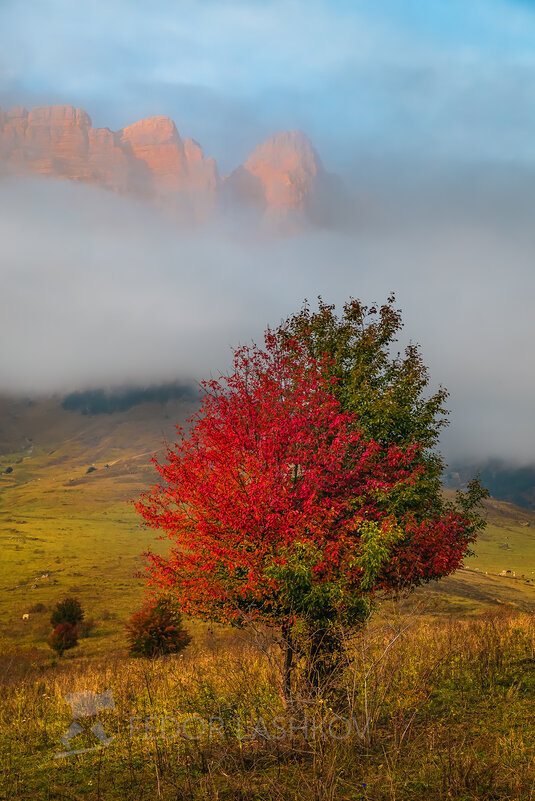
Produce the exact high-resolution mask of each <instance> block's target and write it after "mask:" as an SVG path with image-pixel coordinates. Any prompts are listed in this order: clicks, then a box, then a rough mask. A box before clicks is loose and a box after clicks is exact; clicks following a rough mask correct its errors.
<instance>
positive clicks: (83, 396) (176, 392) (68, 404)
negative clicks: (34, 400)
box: [62, 384, 198, 414]
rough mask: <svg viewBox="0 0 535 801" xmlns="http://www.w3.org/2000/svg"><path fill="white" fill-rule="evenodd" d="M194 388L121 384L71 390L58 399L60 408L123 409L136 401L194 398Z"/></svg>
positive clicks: (84, 411) (100, 411)
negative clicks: (118, 386)
mask: <svg viewBox="0 0 535 801" xmlns="http://www.w3.org/2000/svg"><path fill="white" fill-rule="evenodd" d="M197 399H198V394H197V390H196V389H194V388H193V387H191V386H189V385H187V384H163V385H161V386H156V387H125V388H122V389H115V390H104V389H92V390H86V391H85V392H72V393H71V394H70V395H66V396H65V398H64V399H63V401H62V406H63V408H64V409H67V410H69V411H79V412H82V414H113V413H114V412H125V411H127V410H128V409H131V408H132V407H133V406H138V405H139V404H140V403H167V402H168V401H170V400H183V401H192V402H194V401H196V400H197Z"/></svg>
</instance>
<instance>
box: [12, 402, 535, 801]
mask: <svg viewBox="0 0 535 801" xmlns="http://www.w3.org/2000/svg"><path fill="white" fill-rule="evenodd" d="M192 411H193V406H192V405H191V404H186V403H178V402H175V401H173V402H169V403H167V404H154V403H152V404H143V405H139V406H135V407H133V408H131V409H129V410H127V411H123V412H120V413H119V412H118V413H114V414H103V415H94V416H92V415H88V414H82V413H80V412H79V411H67V410H65V409H62V408H61V403H60V400H59V399H57V398H56V399H54V398H51V399H48V400H47V401H46V402H42V403H38V404H36V403H28V402H24V403H21V402H15V401H7V400H4V401H1V402H0V419H1V420H2V425H1V427H0V442H1V447H2V450H1V451H0V470H1V474H0V553H1V560H0V799H2V800H3V799H5V801H26V799H28V801H30V799H31V801H34V799H37V800H38V801H52V799H57V801H67V799H69V801H70V800H71V799H76V801H80V799H84V800H86V801H139V799H142V800H143V801H144V800H145V799H146V801H152V799H164V800H165V801H167V800H169V801H171V799H191V800H192V801H193V800H195V801H196V799H199V801H201V799H210V800H211V801H234V800H235V801H264V800H265V801H267V800H268V799H276V800H277V801H334V799H340V801H352V800H355V799H363V800H366V801H382V799H384V800H385V801H386V800H387V799H388V800H389V801H435V800H436V801H442V799H444V801H445V800H446V799H456V801H476V799H477V800H479V799H483V798H484V799H512V798H514V799H519V800H520V801H533V799H535V739H534V735H533V732H534V729H533V725H532V724H533V701H534V697H535V673H534V666H535V630H534V626H533V620H534V616H533V611H534V610H535V588H534V584H533V582H532V577H533V575H534V574H533V571H535V544H534V543H535V514H534V513H531V512H526V511H525V510H521V509H518V508H516V507H514V506H511V505H510V504H507V503H500V502H497V501H494V500H489V501H488V502H487V503H486V510H485V514H486V515H487V519H488V522H489V525H488V528H487V530H486V531H485V533H484V534H483V535H482V536H481V538H480V540H479V542H478V543H477V545H476V547H475V551H476V554H475V555H474V556H472V557H470V558H469V559H467V560H466V565H465V568H464V569H462V570H459V571H458V572H457V573H456V574H455V575H453V576H450V577H449V578H447V579H444V580H443V581H441V582H438V583H434V584H433V585H429V586H427V587H424V588H422V589H421V590H419V591H418V593H416V594H415V596H413V597H412V598H410V599H408V600H407V601H404V602H402V604H401V606H398V605H395V604H388V605H384V606H382V607H381V608H380V609H379V611H378V612H377V614H376V615H375V616H374V618H373V619H372V620H371V621H370V623H369V625H368V627H367V629H366V631H365V632H364V635H363V637H362V638H361V639H360V640H359V641H358V642H356V643H351V642H349V643H348V644H347V646H346V650H345V653H344V657H345V659H346V661H345V662H344V663H343V664H344V668H343V671H342V672H341V674H340V675H338V677H337V680H336V685H335V687H334V691H332V689H331V692H330V694H329V696H328V699H329V700H328V701H327V688H325V693H324V695H325V697H323V695H322V694H320V697H318V698H316V699H311V697H310V694H309V693H308V692H307V688H306V687H301V688H300V689H299V691H298V693H297V694H296V698H295V701H294V704H293V706H292V707H291V708H286V707H285V706H284V705H283V703H282V700H281V692H280V689H281V685H280V673H279V668H280V652H279V650H278V648H277V645H276V643H274V642H273V640H272V639H270V637H269V636H268V637H267V638H266V639H265V640H264V639H262V638H260V637H259V635H258V634H252V633H249V632H237V631H236V630H234V629H230V628H224V627H213V628H212V627H210V626H208V625H206V624H201V623H199V622H198V621H188V622H187V626H188V629H189V631H190V633H191V634H192V635H193V643H192V645H191V646H189V647H188V648H187V649H186V651H185V652H184V653H183V654H180V655H178V656H177V657H168V658H165V659H161V660H156V661H151V660H145V659H141V660H135V659H131V658H129V657H128V656H127V655H126V653H125V648H124V633H123V632H124V622H125V620H126V619H127V618H128V617H129V615H130V614H131V613H132V611H134V610H135V609H136V608H138V607H139V605H140V603H141V601H142V598H143V596H144V586H143V582H142V581H141V580H140V579H137V578H135V577H134V573H135V572H136V571H137V570H138V569H139V568H140V567H141V565H142V560H141V554H142V552H143V550H144V549H146V548H147V547H148V546H149V545H150V546H153V547H155V548H158V547H165V543H163V542H162V543H160V542H158V541H157V540H156V541H155V540H154V534H153V532H151V531H149V530H147V529H145V528H142V527H140V526H139V523H138V520H137V518H136V515H135V513H134V510H133V508H132V506H131V505H130V504H129V503H128V501H129V499H131V498H135V497H136V496H137V495H138V493H139V492H140V491H141V490H142V489H145V488H146V487H147V486H149V485H150V483H151V482H153V481H154V479H155V475H156V474H155V472H154V470H153V468H152V466H151V465H150V463H149V458H150V456H151V455H152V454H153V453H154V452H155V451H157V450H158V449H160V448H161V446H162V440H163V439H171V440H172V439H173V437H174V433H175V432H174V424H175V423H176V422H182V423H183V422H184V421H185V419H186V418H187V416H189V414H190V413H191V412H192ZM7 468H12V470H11V471H9V472H6V469H7ZM91 468H95V469H92V470H90V469H91ZM89 470H90V472H88V471H89ZM526 524H528V525H526ZM507 570H509V571H511V572H510V573H507V574H506V575H503V576H501V575H499V574H500V573H501V572H503V571H507ZM514 574H516V575H514ZM66 594H75V595H77V596H78V597H79V598H80V599H81V601H82V604H83V606H84V608H85V610H86V615H87V617H89V618H94V620H95V625H94V628H93V629H92V630H89V631H88V632H86V636H83V637H82V638H81V640H80V644H79V646H78V647H77V648H75V649H73V650H72V651H68V652H66V654H65V655H64V656H63V657H62V658H61V659H58V658H56V657H55V656H54V655H53V654H52V652H51V651H50V650H49V649H48V648H47V646H46V638H47V636H48V633H49V631H50V623H49V618H50V612H51V609H52V607H53V605H54V604H55V602H56V601H58V600H60V599H61V598H63V597H64V596H65V595H66ZM28 612H29V619H28V620H23V619H22V616H23V614H25V613H28ZM78 691H80V692H83V691H91V692H96V693H104V692H108V693H109V692H112V693H113V698H114V708H113V709H110V710H106V711H103V712H102V713H101V716H100V717H101V720H102V724H103V726H104V731H105V733H106V735H108V736H110V737H112V738H113V740H110V742H109V747H108V746H106V747H105V748H99V749H98V750H96V751H94V750H89V751H87V752H85V753H80V754H77V755H72V754H71V755H69V756H62V757H59V758H56V754H58V753H64V752H65V746H64V745H62V743H61V741H60V738H61V737H62V735H64V734H65V731H66V730H67V728H68V727H69V725H70V724H71V722H72V716H71V711H70V708H69V705H68V703H67V700H66V696H68V695H69V694H70V693H73V692H78ZM341 719H342V720H349V721H350V728H349V731H348V734H347V736H345V735H344V736H339V735H340V733H342V734H343V733H344V731H346V728H342V729H341V730H340V729H337V728H336V727H337V725H338V726H339V725H342V726H343V727H344V726H345V725H346V724H340V720H341ZM94 721H95V719H94V718H91V719H89V722H88V721H87V720H82V721H81V722H82V724H83V728H84V731H83V732H80V733H79V734H77V735H76V738H75V740H73V743H74V747H75V748H77V749H81V750H82V751H83V749H84V748H88V749H93V748H94V747H95V743H96V744H97V746H98V741H96V740H95V735H94V734H93V733H91V731H89V728H90V726H91V725H92V724H93V723H94ZM214 721H215V722H214ZM325 721H326V723H325ZM337 721H338V723H337ZM331 723H333V727H332V728H331V729H329V726H330V725H331ZM192 726H193V728H192ZM303 727H304V728H303ZM325 727H326V731H327V733H326V734H325ZM281 732H282V735H281ZM332 732H335V734H336V735H337V736H334V735H333V734H332Z"/></svg>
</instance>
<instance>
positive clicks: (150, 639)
mask: <svg viewBox="0 0 535 801" xmlns="http://www.w3.org/2000/svg"><path fill="white" fill-rule="evenodd" d="M126 631H127V639H128V649H129V651H130V653H131V654H133V655H134V656H149V657H155V656H161V655H162V654H173V653H178V652H179V651H182V650H183V649H184V648H185V647H186V646H187V645H189V643H190V642H191V637H190V636H189V634H188V633H187V631H186V630H185V629H184V627H183V625H182V615H181V614H180V612H179V610H178V609H177V605H176V602H173V600H172V599H171V598H169V597H166V596H163V597H161V598H152V599H149V600H148V601H147V602H146V603H145V604H144V605H143V607H142V608H141V609H140V610H138V611H137V612H134V614H133V615H132V617H131V618H130V620H129V622H128V623H127V625H126Z"/></svg>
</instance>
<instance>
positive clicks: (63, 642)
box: [48, 621, 78, 656]
mask: <svg viewBox="0 0 535 801" xmlns="http://www.w3.org/2000/svg"><path fill="white" fill-rule="evenodd" d="M48 644H49V646H50V648H52V649H53V650H54V651H56V652H57V653H58V654H59V655H60V656H62V655H63V653H64V652H65V651H67V650H68V649H69V648H74V646H75V645H78V631H77V629H76V626H73V625H72V623H68V622H67V621H65V622H63V623H59V624H58V625H57V626H56V628H55V629H54V631H52V632H51V633H50V636H49V638H48Z"/></svg>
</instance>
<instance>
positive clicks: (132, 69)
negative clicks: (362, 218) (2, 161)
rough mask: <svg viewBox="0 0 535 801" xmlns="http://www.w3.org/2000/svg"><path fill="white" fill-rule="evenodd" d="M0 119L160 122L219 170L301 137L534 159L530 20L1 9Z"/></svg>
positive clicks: (266, 9)
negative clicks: (190, 140) (73, 108)
mask: <svg viewBox="0 0 535 801" xmlns="http://www.w3.org/2000/svg"><path fill="white" fill-rule="evenodd" d="M0 43H1V47H0V105H1V106H3V107H6V106H9V105H11V104H13V103H17V102H20V103H23V104H25V105H27V106H32V105H36V104H44V103H69V104H74V105H80V106H82V107H84V108H86V110H87V111H88V112H89V113H90V114H91V116H92V118H93V121H94V124H96V125H104V126H106V125H107V126H110V127H112V128H120V127H122V126H123V125H126V124H128V123H130V122H132V121H134V120H135V119H138V118H140V117H143V116H149V115H151V114H169V115H170V116H172V117H173V118H174V119H175V120H176V122H177V125H178V126H179V129H180V131H181V132H182V133H183V134H184V135H186V136H187V135H190V136H194V137H195V138H197V139H198V140H199V141H200V142H201V143H202V144H203V146H204V148H205V150H206V151H207V152H208V153H209V154H211V155H215V156H216V157H217V158H218V161H220V162H221V163H222V165H223V167H224V168H226V167H228V168H230V167H232V166H234V165H235V163H236V161H239V160H242V159H243V158H244V157H245V156H246V155H247V152H248V151H249V150H250V149H251V147H252V146H253V145H254V144H255V143H256V142H257V141H258V140H259V139H261V138H264V137H265V136H268V135H269V134H271V133H272V132H274V131H275V130H280V129H287V128H302V129H304V130H305V131H307V133H309V135H310V136H311V137H312V138H313V140H314V141H315V142H316V143H317V146H318V148H319V149H320V152H321V153H322V154H323V155H324V159H325V160H326V162H327V166H332V168H334V169H336V168H340V166H341V165H342V164H343V163H345V162H358V159H359V154H362V153H368V152H371V153H374V154H379V155H380V154H385V155H394V156H398V155H403V154H408V155H414V154H415V153H418V154H421V155H422V156H429V157H431V158H437V159H451V158H453V159H457V160H461V161H464V160H485V159H489V160H495V161H509V160H517V161H518V160H520V161H522V160H529V161H532V160H534V159H535V136H534V135H533V134H534V129H535V8H534V6H533V4H532V3H530V2H511V1H509V2H504V1H503V0H499V1H498V0H425V2H423V1H422V0H375V2H374V0H361V1H359V0H330V2H328V1H327V0H266V1H265V2H256V1H255V0H175V1H174V2H173V1H172V0H167V1H166V0H156V2H152V3H150V4H149V3H146V2H137V1H136V0H135V1H134V2H132V0H128V1H127V0H114V1H113V2H109V0H107V2H103V0H90V2H86V3H73V2H72V1H71V0H26V2H24V3H21V2H20V0H2V2H1V3H0ZM329 162H332V164H330V163H329Z"/></svg>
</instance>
